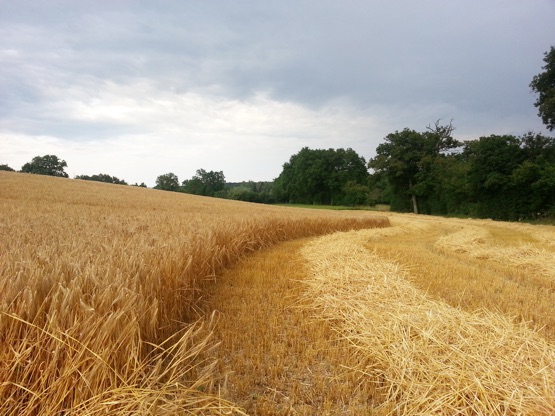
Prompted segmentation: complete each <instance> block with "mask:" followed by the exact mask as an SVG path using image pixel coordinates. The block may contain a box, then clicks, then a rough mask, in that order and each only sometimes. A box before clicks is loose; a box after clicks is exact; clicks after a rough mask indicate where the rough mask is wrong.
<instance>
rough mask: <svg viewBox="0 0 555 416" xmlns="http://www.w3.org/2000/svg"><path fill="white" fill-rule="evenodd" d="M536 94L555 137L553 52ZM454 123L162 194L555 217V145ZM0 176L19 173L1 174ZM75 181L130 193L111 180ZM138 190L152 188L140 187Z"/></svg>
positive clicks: (305, 154) (28, 167) (48, 169)
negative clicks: (260, 177) (372, 152)
mask: <svg viewBox="0 0 555 416" xmlns="http://www.w3.org/2000/svg"><path fill="white" fill-rule="evenodd" d="M544 62H545V63H546V65H545V66H544V67H543V69H544V71H543V72H541V73H540V74H538V75H536V76H535V77H534V78H533V80H532V82H531V83H530V87H531V88H532V90H533V91H534V92H536V93H537V94H538V98H537V101H536V102H535V104H534V105H535V106H536V107H537V108H538V115H539V116H540V117H541V118H542V121H543V123H544V124H545V126H546V128H547V129H548V130H550V131H553V130H555V47H551V50H550V51H549V52H546V53H545V58H544ZM453 131H454V127H453V125H452V123H449V124H446V125H442V124H440V121H439V120H438V121H436V122H435V123H434V124H433V125H428V126H427V127H426V130H425V131H422V132H418V131H415V130H411V129H409V128H405V129H403V130H401V131H395V132H393V133H390V134H388V135H387V136H386V137H385V138H384V140H383V142H382V143H381V144H380V145H378V147H377V148H376V156H375V157H374V158H372V159H370V160H368V161H366V160H365V159H364V158H363V157H361V156H360V155H358V154H357V153H356V152H355V151H354V150H353V149H350V148H349V149H342V148H340V149H309V148H308V147H304V148H302V149H301V150H300V151H299V152H298V153H296V154H294V155H292V156H291V157H290V159H289V161H288V162H286V163H284V164H283V169H282V171H281V173H280V175H279V176H278V177H277V178H276V179H275V180H274V181H273V182H253V181H248V182H240V183H226V180H225V175H224V173H223V172H222V171H206V170H204V169H198V170H197V171H196V173H195V175H193V177H191V178H190V179H186V180H184V181H183V182H181V183H180V182H179V179H178V177H177V175H175V174H174V173H167V174H163V175H160V176H158V177H157V178H156V186H155V187H154V188H155V189H159V190H165V191H173V192H184V193H189V194H196V195H203V196H210V197H219V198H228V199H237V200H243V201H249V202H261V203H276V202H278V203H295V204H324V205H348V206H357V205H375V204H377V203H386V204H389V205H390V207H391V210H393V211H400V212H414V213H423V214H434V215H457V216H472V217H478V218H493V219H498V220H511V221H514V220H522V219H534V218H541V217H546V216H555V139H554V138H553V137H548V136H545V135H542V134H536V133H533V132H529V133H526V134H524V135H521V136H515V135H495V134H493V135H490V136H483V137H479V138H478V139H474V140H466V141H464V142H461V141H458V140H456V139H454V138H453ZM65 167H67V163H66V162H65V161H64V160H61V159H59V158H58V157H57V156H55V155H46V156H37V157H35V158H33V160H32V161H31V162H29V163H26V164H25V165H24V166H23V167H22V169H21V172H27V173H35V174H42V175H52V176H59V177H68V175H67V174H66V173H65V170H64V168H65ZM0 170H12V171H13V170H14V169H12V168H10V167H9V166H7V165H0ZM76 179H83V180H93V181H100V182H107V183H114V184H121V185H127V183H126V182H125V181H124V180H121V179H118V178H116V177H114V176H110V175H107V174H98V175H92V176H87V175H79V176H76ZM134 185H135V186H146V185H145V184H144V183H142V184H141V185H138V184H134Z"/></svg>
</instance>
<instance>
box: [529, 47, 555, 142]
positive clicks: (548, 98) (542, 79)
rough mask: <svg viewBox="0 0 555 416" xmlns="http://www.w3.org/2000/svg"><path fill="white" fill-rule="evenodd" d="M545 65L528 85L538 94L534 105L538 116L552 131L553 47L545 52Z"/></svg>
mask: <svg viewBox="0 0 555 416" xmlns="http://www.w3.org/2000/svg"><path fill="white" fill-rule="evenodd" d="M544 62H545V66H543V67H542V68H543V69H544V71H543V72H541V73H539V74H538V75H536V76H534V78H533V79H532V82H531V83H530V87H531V88H532V90H533V91H534V92H536V93H537V94H539V96H538V99H537V100H536V102H535V103H534V106H536V107H537V108H538V116H540V117H541V119H542V121H543V124H545V126H546V127H547V128H548V129H549V130H551V131H553V130H555V47H553V46H552V47H551V49H550V51H549V52H546V53H545V58H544Z"/></svg>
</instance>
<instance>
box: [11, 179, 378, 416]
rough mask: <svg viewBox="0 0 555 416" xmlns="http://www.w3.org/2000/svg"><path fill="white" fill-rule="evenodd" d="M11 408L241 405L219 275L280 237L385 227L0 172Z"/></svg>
mask: <svg viewBox="0 0 555 416" xmlns="http://www.w3.org/2000/svg"><path fill="white" fill-rule="evenodd" d="M0 212H1V213H2V215H1V218H0V253H1V254H0V293H1V294H2V296H1V299H0V414H2V415H14V416H15V415H18V416H20V415H60V414H71V415H80V414H81V415H130V414H149V415H150V414H156V415H164V414H167V415H170V414H171V415H176V414H230V413H233V412H235V413H237V414H242V413H243V410H241V409H240V408H239V407H238V406H236V405H235V404H234V403H232V402H229V401H227V400H225V399H224V398H222V396H221V394H220V393H219V392H218V391H217V390H216V389H214V369H215V366H216V363H215V362H214V360H213V359H212V358H211V357H212V355H211V354H210V351H211V350H212V349H213V348H214V346H215V343H214V341H213V340H212V339H211V336H210V334H211V332H212V327H213V325H214V322H213V321H211V320H210V319H206V318H205V317H204V315H203V312H202V310H201V308H200V307H199V302H200V301H201V300H202V299H203V296H204V292H205V288H206V287H207V286H211V285H213V284H215V283H214V282H216V280H217V276H218V275H219V273H220V272H221V271H222V270H224V269H226V268H228V267H229V266H230V265H232V264H233V263H235V262H237V261H238V260H239V259H241V258H243V257H244V256H246V255H247V254H249V253H251V252H254V251H257V250H259V249H261V248H264V247H269V246H271V245H274V244H276V243H278V242H281V241H286V240H292V239H297V238H301V237H307V236H315V235H322V234H327V233H330V232H333V231H339V230H350V229H362V228H368V227H384V226H387V225H388V224H389V220H388V219H387V218H385V217H383V216H381V217H378V216H373V215H368V214H367V213H366V214H364V213H339V212H314V211H311V210H294V209H288V208H282V207H269V206H262V205H254V204H248V203H238V202H234V201H225V200H216V199H211V198H203V197H196V196H192V195H184V194H176V193H168V192H162V191H155V190H150V189H141V188H134V187H125V186H114V185H108V184H102V183H94V182H84V181H78V180H69V179H61V178H52V177H44V176H38V175H26V174H19V173H10V172H0Z"/></svg>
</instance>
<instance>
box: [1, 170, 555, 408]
mask: <svg viewBox="0 0 555 416" xmlns="http://www.w3.org/2000/svg"><path fill="white" fill-rule="evenodd" d="M0 212H1V214H2V215H1V217H0V293H1V294H2V296H1V298H0V398H1V401H0V414H2V415H54V414H56V415H59V414H71V415H112V414H113V415H137V414H143V415H182V414H183V415H185V414H206V415H211V414H216V415H218V414H220V415H223V414H251V415H430V414H446V415H550V414H555V399H554V398H555V312H554V306H555V227H550V226H532V225H528V224H512V223H501V222H493V221H478V220H461V219H444V218H438V217H429V216H416V215H401V214H391V213H379V214H373V213H370V212H365V211H323V210H309V209H300V208H299V209H294V208H286V207H271V206H263V205H256V204H248V203H241V202H234V201H226V200H221V199H213V198H205V197H197V196H192V195H184V194H176V193H169V192H163V191H156V190H150V189H141V188H134V187H127V186H120V185H108V184H101V183H95V182H84V181H78V180H70V179H59V178H50V177H43V176H34V175H26V174H20V173H9V172H6V173H4V172H0Z"/></svg>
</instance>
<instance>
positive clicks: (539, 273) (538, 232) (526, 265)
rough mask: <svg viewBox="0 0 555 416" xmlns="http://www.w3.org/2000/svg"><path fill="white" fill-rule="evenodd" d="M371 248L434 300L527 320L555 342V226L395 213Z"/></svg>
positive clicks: (372, 240)
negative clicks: (403, 270) (398, 266)
mask: <svg viewBox="0 0 555 416" xmlns="http://www.w3.org/2000/svg"><path fill="white" fill-rule="evenodd" d="M389 218H390V221H391V224H392V227H389V228H387V229H383V230H377V231H376V232H375V233H373V234H372V236H369V237H368V241H367V243H366V246H367V247H368V248H369V249H370V250H371V251H373V252H375V253H377V254H378V255H380V256H381V257H383V258H385V259H388V260H389V261H394V262H399V263H400V264H403V265H404V267H405V268H407V269H408V270H409V271H410V274H411V276H412V282H413V284H415V285H416V286H417V287H419V288H420V289H421V290H423V291H425V292H426V293H427V294H428V295H429V296H431V297H434V298H435V299H438V300H441V301H444V302H447V303H449V304H450V305H452V306H454V307H459V308H462V309H464V310H466V311H468V312H473V311H475V310H478V309H488V310H490V311H493V312H500V313H503V314H504V315H507V316H510V317H514V318H515V319H516V320H517V321H525V322H526V323H527V324H528V325H529V327H530V328H532V329H536V330H539V331H540V333H541V334H542V335H543V336H544V337H546V338H547V339H549V340H551V341H555V313H554V309H553V305H555V276H554V274H553V267H554V264H555V260H554V257H555V245H554V244H553V241H555V227H552V226H551V227H550V226H534V225H529V224H516V223H502V222H493V221H483V220H458V219H445V218H439V217H427V216H415V215H394V214H389Z"/></svg>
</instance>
